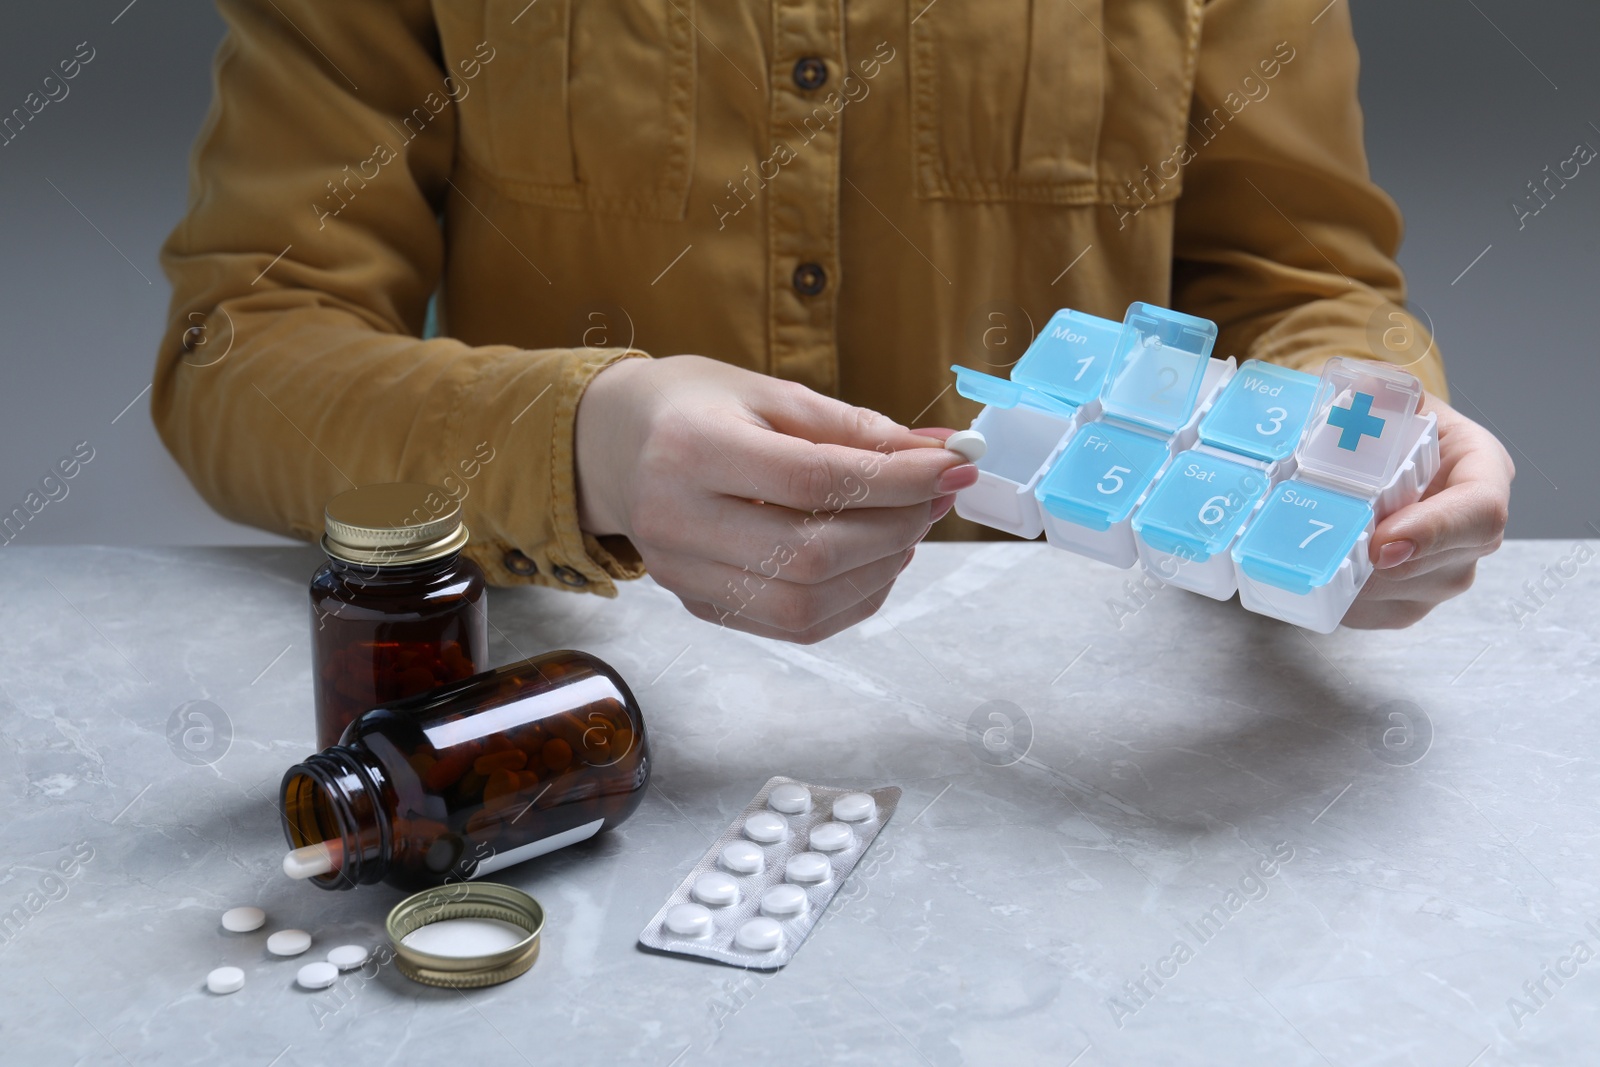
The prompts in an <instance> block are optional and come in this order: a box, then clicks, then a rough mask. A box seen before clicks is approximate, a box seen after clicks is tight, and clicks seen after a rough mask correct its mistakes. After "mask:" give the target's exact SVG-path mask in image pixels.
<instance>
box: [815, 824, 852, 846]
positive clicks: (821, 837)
mask: <svg viewBox="0 0 1600 1067" xmlns="http://www.w3.org/2000/svg"><path fill="white" fill-rule="evenodd" d="M855 836H856V835H855V834H854V833H852V832H851V831H850V827H848V826H846V825H845V824H844V823H842V822H825V823H823V824H821V825H820V826H813V827H812V828H811V847H812V848H814V849H816V850H817V851H818V852H839V851H842V850H844V849H847V848H849V847H850V843H851V842H852V841H854V840H855Z"/></svg>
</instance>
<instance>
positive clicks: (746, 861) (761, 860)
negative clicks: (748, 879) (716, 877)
mask: <svg viewBox="0 0 1600 1067" xmlns="http://www.w3.org/2000/svg"><path fill="white" fill-rule="evenodd" d="M722 865H723V866H724V867H726V868H728V870H730V871H732V872H733V873H734V874H759V873H760V872H761V869H762V868H763V867H765V866H766V859H765V857H763V856H762V854H761V847H760V846H759V845H752V844H751V843H750V842H748V841H730V842H728V847H727V848H725V849H723V850H722Z"/></svg>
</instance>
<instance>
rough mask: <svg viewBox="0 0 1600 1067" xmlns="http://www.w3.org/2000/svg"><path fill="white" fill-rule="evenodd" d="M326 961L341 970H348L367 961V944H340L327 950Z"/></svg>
mask: <svg viewBox="0 0 1600 1067" xmlns="http://www.w3.org/2000/svg"><path fill="white" fill-rule="evenodd" d="M328 962H329V963H331V964H333V965H334V966H335V967H337V968H339V969H340V970H341V971H348V970H351V969H353V968H355V967H359V966H361V965H362V964H363V963H366V962H367V946H365V945H340V946H339V947H338V948H334V949H329V950H328Z"/></svg>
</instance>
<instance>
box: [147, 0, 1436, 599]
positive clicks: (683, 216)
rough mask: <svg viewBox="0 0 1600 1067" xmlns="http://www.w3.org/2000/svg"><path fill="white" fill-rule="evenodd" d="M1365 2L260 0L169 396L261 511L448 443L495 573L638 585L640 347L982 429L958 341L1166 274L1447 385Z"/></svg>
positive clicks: (169, 415)
mask: <svg viewBox="0 0 1600 1067" xmlns="http://www.w3.org/2000/svg"><path fill="white" fill-rule="evenodd" d="M1325 4H1326V0H1212V2H1209V3H1202V2H1200V0H982V2H981V3H980V2H979V0H933V2H931V3H930V2H928V0H910V2H909V3H907V2H898V0H724V2H722V3H718V4H710V3H703V2H702V3H697V2H695V0H614V2H600V0H535V2H532V3H529V2H528V0H432V2H428V0H339V2H338V3H317V2H313V0H276V2H275V3H273V4H261V3H258V2H254V0H221V4H220V7H221V10H222V13H223V15H224V17H225V18H226V20H227V23H228V35H227V38H226V39H225V41H224V43H223V45H222V47H221V50H220V52H219V53H218V57H217V62H216V87H217V88H216V98H215V100H214V101H213V104H212V107H211V112H210V115H209V117H208V118H207V120H206V123H205V127H204V129H203V131H202V133H201V135H200V138H199V140H198V143H197V145H196V148H195V153H194V157H193V164H192V195H191V200H190V205H189V210H188V213H187V215H186V217H185V218H184V220H183V221H182V223H181V224H180V225H179V226H178V228H177V229H176V230H175V231H174V233H173V234H172V237H171V238H170V240H169V241H168V243H167V245H166V247H165V249H164V263H165V266H166V269H167V272H168V274H169V276H170V277H171V279H172V283H173V288H174V297H173V304H172V314H171V320H170V324H169V328H168V331H167V334H166V337H165V339H164V341H163V343H162V346H161V352H160V357H159V363H158V368H157V376H156V387H155V393H154V398H155V399H154V410H155V417H156V421H157V424H158V426H159V428H160V431H161V434H162V437H163V439H164V440H165V441H166V443H167V445H168V447H169V448H170V449H171V451H172V453H173V455H174V456H175V457H176V458H177V460H178V462H179V463H180V464H181V465H182V466H183V468H184V469H185V470H186V471H187V472H188V474H189V476H190V478H191V479H192V480H193V482H194V484H195V486H196V488H197V489H198V490H199V491H200V493H201V494H202V495H203V496H204V497H205V498H206V499H207V500H209V501H210V502H211V503H212V504H213V505H214V506H215V507H216V508H217V509H218V510H219V511H220V512H222V513H223V514H224V515H227V516H229V517H231V518H234V519H236V520H238V521H242V522H247V523H251V524H254V525H257V526H261V527H264V528H267V529H271V530H277V531H281V532H285V533H289V534H292V535H297V536H301V537H306V538H309V537H312V536H314V535H316V534H318V533H320V531H321V527H322V508H323V504H324V503H325V502H326V501H327V500H328V499H329V498H330V497H332V496H333V495H335V494H336V493H338V492H340V491H342V490H344V489H347V488H350V486H351V485H354V484H364V483H368V482H376V481H392V480H411V481H425V482H432V483H435V484H437V485H439V486H441V487H442V488H443V489H444V491H445V492H446V493H448V494H449V495H451V496H455V497H458V498H459V499H461V500H462V505H463V510H464V513H465V517H466V521H467V523H468V526H469V528H470V529H471V531H472V542H471V545H470V546H469V548H468V549H467V553H468V555H470V556H472V557H473V558H474V559H475V560H476V561H477V562H478V563H479V564H480V565H482V566H483V567H484V569H485V570H486V571H487V572H488V574H489V576H490V578H491V580H493V581H495V582H498V583H501V584H519V583H521V584H526V583H537V584H545V585H550V586H552V587H556V588H569V589H586V590H590V591H596V592H600V593H605V594H610V593H613V592H614V585H613V580H614V579H617V578H622V577H631V576H635V575H637V574H639V573H640V567H639V561H638V556H637V554H636V553H634V552H633V550H632V546H631V545H629V544H628V543H627V541H626V540H625V539H622V538H603V539H597V538H594V537H592V536H589V535H588V534H586V533H584V532H583V531H581V530H580V529H579V526H578V521H577V509H576V504H575V500H574V477H573V459H572V430H573V419H574V413H575V411H576V408H577V404H578V401H579V398H580V397H581V395H582V391H583V389H584V387H585V385H586V384H587V382H588V381H589V379H590V378H591V377H592V375H593V374H594V373H595V372H596V370H597V369H599V368H600V367H603V366H605V365H606V364H608V363H609V362H611V361H613V360H615V359H618V358H623V357H625V356H627V355H629V354H630V353H632V354H640V353H645V352H648V353H651V354H654V355H658V356H659V355H670V354H675V353H680V352H696V353H700V354H703V355H707V356H712V357H715V358H717V359H721V360H725V361H727V362H730V363H734V364H737V365H739V366H742V367H746V368H749V369H752V370H756V371H760V372H763V373H766V374H771V375H776V376H778V377H782V378H788V379H792V380H795V381H798V382H802V383H804V384H806V385H808V386H810V387H812V388H813V389H816V390H819V391H822V392H825V393H829V394H832V395H836V396H838V397H841V398H842V399H845V400H847V401H849V402H851V403H854V404H859V405H863V406H866V407H871V408H874V409H876V410H879V411H882V412H884V413H885V414H888V415H889V416H891V417H892V418H894V419H896V420H898V421H900V422H903V423H907V424H910V425H924V426H929V425H935V426H936V425H944V426H952V427H960V426H964V425H966V424H967V423H968V422H969V421H970V420H971V418H972V417H973V415H974V414H975V413H976V408H975V405H973V404H972V403H971V402H969V401H966V400H963V399H962V398H960V397H959V396H958V395H957V394H956V393H955V391H954V389H953V388H951V383H952V380H953V377H952V375H951V373H950V371H949V366H950V364H952V363H964V364H967V365H969V366H974V367H977V368H979V369H983V370H986V371H989V372H990V373H995V374H1000V375H1004V374H1005V373H1006V368H1007V367H1009V365H1010V364H1011V363H1013V362H1015V360H1016V359H1017V358H1018V357H1020V356H1021V355H1022V352H1023V350H1024V349H1025V348H1026V346H1027V343H1028V341H1029V339H1030V338H1031V337H1032V335H1033V333H1034V331H1036V330H1037V329H1038V328H1040V327H1042V326H1043V324H1044V323H1045V321H1046V320H1047V319H1048V318H1049V316H1050V314H1051V313H1052V312H1053V311H1054V310H1055V309H1057V308H1060V307H1073V308H1077V309H1080V310H1083V311H1087V312H1090V313H1092V314H1096V315H1101V316H1104V317H1107V318H1113V319H1120V318H1121V317H1122V314H1123V311H1124V310H1125V308H1126V306H1127V305H1128V304H1129V303H1130V302H1131V301H1134V300H1145V301H1150V302H1152V303H1156V304H1163V305H1166V306H1170V307H1175V308H1177V309H1180V310H1182V311H1186V312H1189V313H1192V314H1195V315H1201V316H1205V317H1207V318H1210V319H1213V320H1215V321H1216V322H1217V323H1218V325H1219V327H1220V330H1221V333H1220V337H1219V339H1218V343H1217V346H1216V354H1217V355H1219V356H1228V355H1234V356H1237V357H1239V358H1240V359H1241V360H1242V359H1246V358H1251V357H1254V358H1259V359H1266V360H1271V361H1274V362H1278V363H1282V364H1286V365H1289V366H1297V367H1309V368H1315V367H1316V366H1318V365H1319V364H1320V363H1321V362H1322V361H1323V360H1324V359H1326V358H1327V357H1329V356H1332V355H1337V354H1348V355H1356V356H1363V357H1367V358H1380V359H1388V360H1391V361H1394V362H1399V363H1404V364H1407V365H1408V366H1409V367H1410V369H1411V370H1412V371H1413V372H1414V373H1417V374H1418V375H1419V376H1420V377H1422V378H1423V380H1424V382H1425V383H1426V384H1427V385H1428V387H1429V388H1430V390H1431V391H1433V392H1435V393H1437V394H1440V395H1443V394H1444V379H1443V370H1442V366H1441V364H1440V362H1439V358H1438V354H1437V353H1436V352H1435V351H1434V350H1433V346H1432V341H1431V339H1430V338H1429V337H1428V336H1427V334H1426V332H1425V331H1424V330H1423V329H1422V327H1421V326H1420V325H1419V324H1418V323H1417V322H1416V321H1415V320H1413V319H1412V318H1411V317H1410V316H1409V315H1408V314H1407V313H1406V312H1405V311H1404V310H1403V308H1402V307H1401V306H1400V305H1401V304H1402V303H1403V300H1404V292H1403V281H1402V278H1401V275H1400V271H1399V269H1398V268H1397V266H1396V264H1395V261H1394V256H1395V252H1396V249H1397V247H1398V244H1399V240H1400V219H1399V214H1398V212H1397V211H1396V209H1395V207H1394V205H1393V203H1392V202H1391V201H1390V200H1389V199H1388V198H1387V197H1386V196H1385V195H1384V194H1383V193H1382V191H1380V190H1379V189H1378V188H1377V187H1376V186H1374V185H1373V184H1372V182H1371V181H1370V179H1369V177H1368V173H1367V165H1366V159H1365V155H1364V152H1363V148H1362V141H1361V115H1360V110H1359V107H1358V104H1357V97H1356V74H1357V65H1358V64H1357V56H1356V50H1355V45H1354V42H1353V39H1352V35H1351V30H1350V20H1349V13H1348V10H1347V6H1346V4H1345V3H1343V2H1336V3H1334V4H1332V5H1327V6H1325ZM435 297H436V300H435V301H434V308H435V311H436V323H437V329H436V331H430V330H429V329H428V326H427V320H428V317H429V306H430V299H431V298H435ZM430 332H436V333H437V334H438V336H431V337H430V338H429V339H423V338H424V336H425V335H428V334H429V333H430ZM936 533H944V534H945V535H947V536H948V535H951V534H955V535H967V536H973V535H978V536H981V535H982V534H983V531H981V529H979V528H976V527H973V526H971V525H970V524H963V523H962V522H961V521H960V520H958V519H957V517H956V516H954V515H952V516H950V517H949V518H947V519H945V520H944V521H942V522H941V523H940V524H939V529H938V530H936Z"/></svg>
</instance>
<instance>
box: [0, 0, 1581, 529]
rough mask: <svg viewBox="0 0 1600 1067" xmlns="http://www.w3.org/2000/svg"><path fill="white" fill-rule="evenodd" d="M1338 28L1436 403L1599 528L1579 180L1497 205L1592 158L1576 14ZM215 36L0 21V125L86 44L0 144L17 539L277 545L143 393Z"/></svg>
mask: <svg viewBox="0 0 1600 1067" xmlns="http://www.w3.org/2000/svg"><path fill="white" fill-rule="evenodd" d="M1336 2H1340V3H1343V2H1345V0H1336ZM1355 20H1356V29H1357V33H1358V36H1359V37H1360V42H1361V46H1362V50H1363V54H1364V66H1363V77H1362V99H1363V102H1364V104H1365V106H1366V113H1367V128H1368V141H1369V147H1370V152H1371V158H1372V167H1373V171H1374V175H1375V177H1376V178H1377V180H1378V181H1379V182H1380V184H1382V185H1383V186H1384V187H1385V188H1387V189H1388V190H1389V192H1390V193H1391V194H1392V195H1393V196H1394V197H1395V199H1396V200H1397V201H1398V202H1399V203H1400V205H1401V207H1402V209H1403V210H1404V211H1405V214H1406V218H1407V224H1408V237H1407V241H1406V244H1405V247H1404V249H1403V252H1402V255H1401V261H1402V263H1403V265H1404V266H1405V268H1406V271H1407V273H1408V275H1409V277H1410V282H1411V287H1412V295H1413V300H1414V303H1415V304H1416V305H1417V306H1418V307H1419V308H1420V309H1421V310H1422V311H1423V312H1425V313H1426V315H1427V316H1428V317H1429V318H1430V319H1431V320H1432V321H1433V323H1434V325H1435V328H1436V330H1437V333H1438V337H1439V342H1440V345H1441V346H1442V348H1443V350H1444V352H1445V355H1446V357H1447V362H1448V367H1449V372H1450V377H1451V382H1452V387H1453V389H1454V391H1455V400H1456V404H1457V406H1458V407H1460V408H1461V409H1462V410H1463V411H1465V412H1467V413H1468V414H1469V415H1471V416H1473V417H1474V418H1477V419H1478V420H1479V421H1482V422H1485V423H1486V424H1488V425H1489V426H1491V427H1492V428H1493V429H1495V430H1496V431H1497V432H1498V433H1499V434H1500V435H1501V437H1502V438H1503V439H1504V440H1505V441H1506V442H1507V444H1508V447H1509V448H1510V449H1511V452H1512V455H1513V456H1514V457H1515V459H1516V461H1517V463H1518V467H1519V476H1518V479H1517V483H1516V490H1515V494H1514V499H1513V506H1512V519H1511V530H1510V533H1511V534H1512V535H1513V536H1517V537H1564V538H1565V537H1579V536H1591V535H1593V534H1595V533H1600V529H1596V528H1594V527H1591V526H1590V525H1589V524H1590V523H1595V522H1600V505H1597V493H1596V489H1597V486H1600V478H1597V477H1596V475H1595V473H1594V469H1593V463H1594V455H1595V449H1594V446H1593V444H1592V443H1591V442H1592V439H1593V426H1594V423H1595V418H1596V415H1595V410H1594V401H1595V397H1596V395H1597V393H1600V389H1597V386H1600V363H1597V361H1596V358H1595V344H1594V342H1593V341H1592V340H1591V337H1592V336H1593V331H1592V329H1590V328H1589V321H1588V320H1589V317H1590V316H1591V315H1592V314H1593V313H1594V311H1595V310H1596V304H1597V301H1596V297H1597V296H1600V292H1597V287H1596V284H1595V283H1596V278H1597V270H1596V267H1597V253H1600V247H1597V245H1600V225H1597V223H1600V166H1590V167H1586V168H1584V170H1583V171H1582V172H1581V173H1580V175H1579V177H1578V178H1576V179H1574V180H1573V181H1572V182H1571V183H1569V184H1568V185H1567V187H1566V188H1565V189H1563V190H1562V191H1561V192H1560V193H1559V194H1558V196H1557V197H1556V198H1555V199H1554V200H1553V201H1552V202H1551V203H1550V205H1549V206H1548V207H1547V208H1546V209H1545V210H1543V211H1542V212H1541V213H1540V214H1539V215H1538V216H1536V217H1533V218H1530V219H1528V220H1526V227H1525V228H1524V229H1522V230H1520V231H1519V230H1518V227H1517V220H1516V217H1515V215H1514V214H1513V212H1512V210H1511V208H1510V206H1509V204H1510V201H1511V199H1512V198H1513V197H1516V196H1518V195H1519V194H1523V193H1525V183H1527V182H1528V181H1530V180H1533V179H1535V178H1538V177H1541V176H1542V173H1541V172H1542V168H1543V167H1545V166H1546V165H1547V164H1548V165H1550V166H1552V167H1554V166H1555V165H1556V164H1558V163H1560V162H1561V161H1563V160H1565V159H1567V158H1568V157H1569V156H1571V154H1572V148H1573V146H1574V144H1575V143H1577V142H1578V141H1580V140H1583V141H1587V142H1589V143H1590V144H1592V145H1594V146H1595V147H1597V148H1600V93H1597V91H1596V90H1597V88H1600V71H1597V69H1596V66H1595V64H1594V62H1593V56H1592V52H1593V44H1594V42H1595V41H1597V40H1600V5H1595V4H1593V3H1585V2H1583V0H1547V2H1542V3H1541V2H1530V0H1521V2H1517V0H1382V2H1379V0H1361V2H1358V3H1357V4H1356V5H1355ZM221 32H222V25H221V21H220V20H219V18H218V17H217V15H216V13H215V12H214V11H213V10H212V8H211V5H210V4H209V3H205V2H202V0H134V3H133V4H131V5H129V4H128V3H127V0H92V2H90V0H53V2H51V3H49V4H43V3H41V4H30V5H27V6H26V7H23V8H21V10H18V9H17V6H15V5H13V6H12V9H11V10H8V11H7V12H6V14H5V16H4V19H3V28H0V113H9V111H10V109H11V108H13V107H16V106H20V105H21V103H22V100H23V98H24V97H25V96H26V95H27V94H28V92H29V91H31V90H34V89H36V88H38V86H39V82H40V80H41V79H42V78H43V77H44V76H45V75H46V74H48V73H51V72H53V71H54V69H55V65H56V63H57V61H58V60H60V59H64V58H67V57H69V56H70V55H71V54H72V53H73V50H74V48H75V47H76V46H77V44H78V42H80V41H84V40H87V41H88V42H89V43H90V44H91V45H92V46H93V47H94V48H95V50H96V53H97V54H96V56H95V58H94V60H93V61H92V62H91V63H90V64H89V65H88V66H86V67H85V68H84V69H83V71H82V73H81V74H80V75H79V76H78V77H77V78H76V79H75V80H74V81H72V82H70V83H69V84H70V86H71V92H70V94H69V95H68V96H67V97H66V98H65V99H64V100H61V101H59V102H57V103H52V104H50V105H49V106H48V107H46V108H45V109H44V111H43V112H41V113H40V115H38V116H37V118H36V119H35V120H34V121H33V122H32V123H30V125H29V126H28V127H27V129H26V131H25V132H24V133H23V135H22V136H21V137H19V138H18V139H17V140H16V141H14V142H12V143H11V144H10V145H9V146H7V147H4V148H0V316H3V319H0V321H3V324H4V329H3V333H0V512H3V511H8V510H9V509H10V508H11V507H12V506H13V505H15V504H19V503H21V501H22V498H23V497H24V496H25V495H26V493H27V492H28V491H29V490H30V488H32V487H34V486H35V485H36V484H37V483H38V480H39V479H40V478H41V477H42V476H43V475H44V474H45V473H47V472H48V471H49V469H50V468H51V466H52V465H53V464H54V463H55V462H56V461H57V460H58V459H60V458H61V457H63V456H65V455H67V454H68V453H70V452H71V450H72V447H73V445H74V444H75V443H76V442H79V441H84V440H87V441H88V442H89V443H90V444H91V445H92V446H93V447H94V449H95V458H94V460H93V461H92V462H91V463H89V464H88V466H87V467H86V468H85V469H84V470H83V471H82V473H80V474H79V475H78V477H77V478H75V479H73V480H72V481H71V482H70V483H69V486H70V493H69V495H68V496H67V498H66V499H64V500H62V501H59V502H55V503H51V504H49V505H48V506H47V507H46V508H45V510H44V511H43V512H41V513H40V514H39V515H38V516H37V517H36V518H35V519H34V520H33V521H32V522H31V523H30V524H29V525H28V527H27V528H26V530H25V531H24V532H23V534H22V535H21V537H19V538H18V539H17V542H16V543H19V544H46V543H115V544H250V543H255V544H269V543H280V539H278V538H275V537H273V536H271V535H268V534H265V533H262V532H260V531H256V530H251V529H248V528H244V527H239V526H236V525H234V524H231V523H228V522H226V521H225V520H223V519H221V518H219V517H217V516H216V515H214V514H213V513H212V512H211V511H210V509H209V508H208V507H207V506H206V505H205V504H204V503H203V502H202V501H201V500H200V499H199V497H198V496H196V495H195V493H194V492H193V490H192V489H191V488H190V487H189V484H188V482H187V480H186V478H185V477H184V475H183V474H182V472H181V471H179V470H178V468H177V467H176V465H174V463H173V462H172V460H171V459H170V458H169V457H168V455H167V453H166V450H165V449H164V448H163V447H162V445H161V442H160V440H159V439H158V438H157V436H156V433H155V430H154V427H153V426H152V425H151V422H150V417H149V395H148V393H145V392H143V390H145V387H146V386H147V385H148V384H149V382H150V375H151V369H152V366H153V362H154V356H153V353H154V349H155V344H156V342H157V339H158V338H159V337H160V334H161V331H162V324H163V319H164V316H165V312H166V303H167V296H168V291H167V286H166V282H165V279H164V278H163V276H162V274H161V272H160V269H159V267H158V266H157V262H156V254H157V250H158V248H159V246H160V243H161V241H162V240H163V239H164V238H165V236H166V234H167V232H168V231H169V230H170V229H171V227H172V226H173V224H174V223H175V222H176V221H177V219H178V218H179V216H180V215H181V214H182V212H183V207H184V200H185V195H186V166H187V158H188V151H189V145H190V143H191V141H192V140H193V138H194V135H195V133H196V131H197V130H198V128H199V124H200V121H201V118H202V116H203V115H204V112H205V108H206V104H207V102H208V100H209V98H210V92H211V89H210V63H211V55H212V52H213V50H214V49H215V47H216V44H217V41H218V39H219V38H220V36H221ZM1597 162H1600V161H1597ZM52 183H54V185H53V186H52ZM1480 255H1481V258H1478V257H1480ZM1469 266H1470V269H1468V268H1469ZM1463 271H1465V272H1466V273H1465V274H1463V273H1462V272H1463ZM130 404H131V406H129V405H130ZM124 409H126V410H124ZM119 416H120V417H119Z"/></svg>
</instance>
